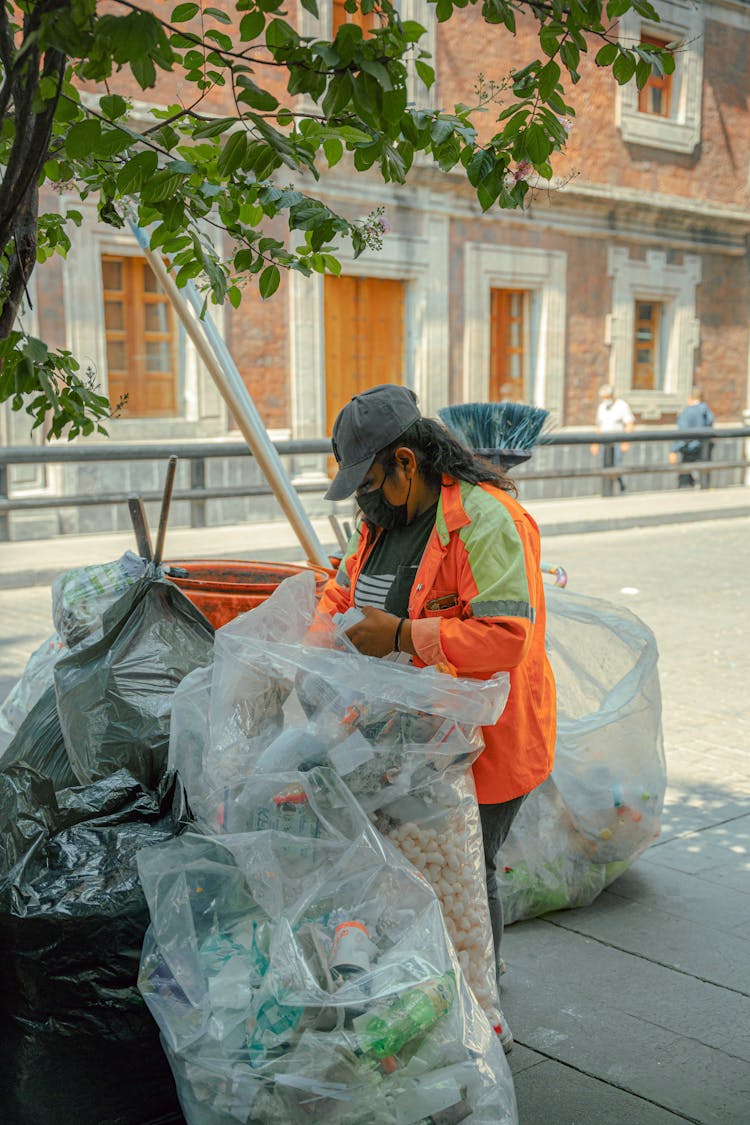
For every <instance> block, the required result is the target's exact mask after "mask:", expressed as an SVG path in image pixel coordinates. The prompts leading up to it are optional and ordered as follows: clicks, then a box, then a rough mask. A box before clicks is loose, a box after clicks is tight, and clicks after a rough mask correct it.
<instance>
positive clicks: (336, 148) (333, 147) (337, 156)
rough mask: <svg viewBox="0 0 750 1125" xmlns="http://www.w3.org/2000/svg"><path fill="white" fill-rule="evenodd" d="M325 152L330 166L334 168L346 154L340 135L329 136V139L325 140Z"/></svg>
mask: <svg viewBox="0 0 750 1125" xmlns="http://www.w3.org/2000/svg"><path fill="white" fill-rule="evenodd" d="M323 152H324V153H325V158H326V160H327V161H328V167H329V168H333V166H334V165H335V164H338V162H339V160H341V157H342V156H343V155H344V146H343V145H342V143H341V141H340V140H339V139H338V137H329V138H328V139H327V140H325V141H323Z"/></svg>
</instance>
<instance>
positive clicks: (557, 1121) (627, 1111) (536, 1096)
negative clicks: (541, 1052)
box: [513, 1060, 695, 1125]
mask: <svg viewBox="0 0 750 1125" xmlns="http://www.w3.org/2000/svg"><path fill="white" fill-rule="evenodd" d="M513 1081H514V1084H515V1087H516V1099H517V1101H518V1115H519V1125H553V1123H554V1125H604V1123H605V1122H609V1123H611V1125H676V1123H677V1122H680V1121H686V1120H687V1121H691V1120H693V1121H694V1120H695V1118H686V1117H683V1116H682V1114H676V1113H671V1112H670V1111H669V1110H667V1109H663V1108H661V1107H660V1106H658V1105H653V1104H652V1103H651V1102H647V1101H645V1100H644V1099H643V1098H639V1097H637V1096H636V1095H634V1094H631V1093H628V1092H627V1091H625V1090H619V1089H618V1088H617V1087H616V1086H610V1085H608V1084H607V1083H606V1082H600V1081H599V1080H598V1079H597V1078H592V1077H591V1076H590V1075H587V1074H581V1073H580V1072H579V1071H577V1070H573V1069H572V1068H571V1067H569V1066H564V1065H563V1064H562V1063H558V1062H553V1061H552V1060H547V1061H546V1062H543V1063H541V1064H540V1065H539V1066H535V1067H532V1068H531V1069H530V1070H525V1071H524V1072H523V1073H522V1074H519V1075H514V1079H513Z"/></svg>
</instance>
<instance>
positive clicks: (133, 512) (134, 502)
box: [128, 496, 154, 562]
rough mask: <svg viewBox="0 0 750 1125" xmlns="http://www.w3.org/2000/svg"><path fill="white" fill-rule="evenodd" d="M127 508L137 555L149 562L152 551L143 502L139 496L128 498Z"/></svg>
mask: <svg viewBox="0 0 750 1125" xmlns="http://www.w3.org/2000/svg"><path fill="white" fill-rule="evenodd" d="M128 508H129V509H130V522H131V523H132V525H133V531H134V532H135V541H136V545H137V547H138V554H139V555H140V556H141V558H142V559H145V560H146V562H151V559H152V557H153V554H154V551H153V547H152V546H151V532H150V531H149V529H148V520H147V519H146V509H145V507H144V505H143V500H142V499H141V497H140V496H128Z"/></svg>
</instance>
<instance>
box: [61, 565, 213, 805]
mask: <svg viewBox="0 0 750 1125" xmlns="http://www.w3.org/2000/svg"><path fill="white" fill-rule="evenodd" d="M213 634H214V631H213V627H212V626H211V625H210V624H209V622H208V621H207V620H206V618H205V617H204V616H203V614H202V613H201V612H200V611H199V610H197V609H196V608H195V606H194V605H193V604H192V602H190V601H189V600H188V599H187V598H186V597H185V595H184V594H183V593H182V592H181V591H180V590H178V589H177V587H176V586H175V585H173V583H171V582H168V581H167V580H166V579H164V578H161V577H159V574H158V573H157V571H156V570H155V569H154V567H153V566H150V567H149V569H148V572H147V574H146V576H145V577H144V578H142V579H141V580H140V581H139V582H136V583H135V584H134V585H133V586H131V587H130V588H129V589H128V590H126V592H125V593H124V594H123V595H122V597H121V598H119V600H118V601H117V602H115V603H114V605H112V606H110V608H109V609H108V610H106V612H105V614H104V619H103V635H102V637H101V638H100V639H99V640H96V641H93V642H92V643H90V644H88V645H86V646H84V647H82V648H79V649H76V650H75V651H74V652H71V653H70V654H69V655H68V656H65V657H63V658H62V659H61V660H59V661H58V663H57V664H56V665H55V673H54V674H55V690H56V695H57V709H58V714H59V717H60V725H61V727H62V731H63V736H64V738H65V746H66V748H67V751H68V757H69V759H70V764H71V766H72V768H73V772H74V773H75V775H76V777H77V778H78V780H79V781H80V782H81V784H88V783H90V782H92V781H96V780H98V779H100V778H103V777H108V776H109V775H110V774H112V773H114V772H116V771H117V770H119V769H127V770H129V772H130V773H131V774H132V775H133V776H134V777H137V778H138V779H139V780H140V781H142V782H143V784H144V785H146V786H148V787H149V788H155V787H156V786H157V785H158V784H159V781H160V779H161V777H162V774H163V773H164V769H165V766H166V760H167V749H168V746H169V721H170V713H171V708H172V698H173V695H174V691H175V688H176V687H177V685H178V684H179V683H180V682H181V680H182V679H183V677H184V676H186V675H187V674H188V672H192V671H193V670H194V669H195V668H196V667H199V666H201V665H204V664H208V663H209V661H210V660H211V654H212V649H213Z"/></svg>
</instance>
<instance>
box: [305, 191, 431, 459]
mask: <svg viewBox="0 0 750 1125" xmlns="http://www.w3.org/2000/svg"><path fill="white" fill-rule="evenodd" d="M448 254H449V222H448V219H447V218H446V217H444V216H442V215H438V214H434V213H423V215H422V232H421V233H420V234H417V235H404V234H399V233H396V232H394V231H389V232H388V233H387V234H386V235H385V236H384V238H383V247H382V249H381V250H378V251H373V252H372V253H370V252H367V251H366V252H365V253H364V254H362V255H360V257H359V258H354V257H353V255H352V253H351V250H350V249H349V248H344V247H342V248H341V249H340V250H339V251H338V252H337V256H338V258H339V261H340V262H341V267H342V269H341V272H342V274H346V275H349V276H359V277H380V278H393V279H394V280H400V281H404V282H406V283H407V286H406V326H405V327H406V331H405V341H406V356H405V370H404V381H405V383H406V385H407V386H410V387H412V388H413V390H414V391H415V392H416V394H417V397H418V399H419V404H420V408H421V409H422V411H423V413H425V414H434V413H435V412H436V411H437V410H438V409H439V407H441V406H445V405H446V404H447V402H448V401H449V395H450V388H449V372H450V365H449V338H448V314H449V294H448ZM289 335H290V390H291V414H292V436H293V437H294V438H319V437H322V436H323V435H325V434H326V393H325V391H326V388H325V310H324V282H323V277H322V276H321V275H320V274H313V275H312V277H303V276H302V274H300V273H299V272H297V271H295V270H292V271H291V272H290V277H289ZM297 465H298V472H299V474H300V475H301V476H303V477H305V479H309V478H311V477H315V478H316V479H317V478H318V477H321V476H323V475H324V472H323V469H322V467H321V462H320V458H319V457H309V458H303V457H300V458H298V459H297Z"/></svg>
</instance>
